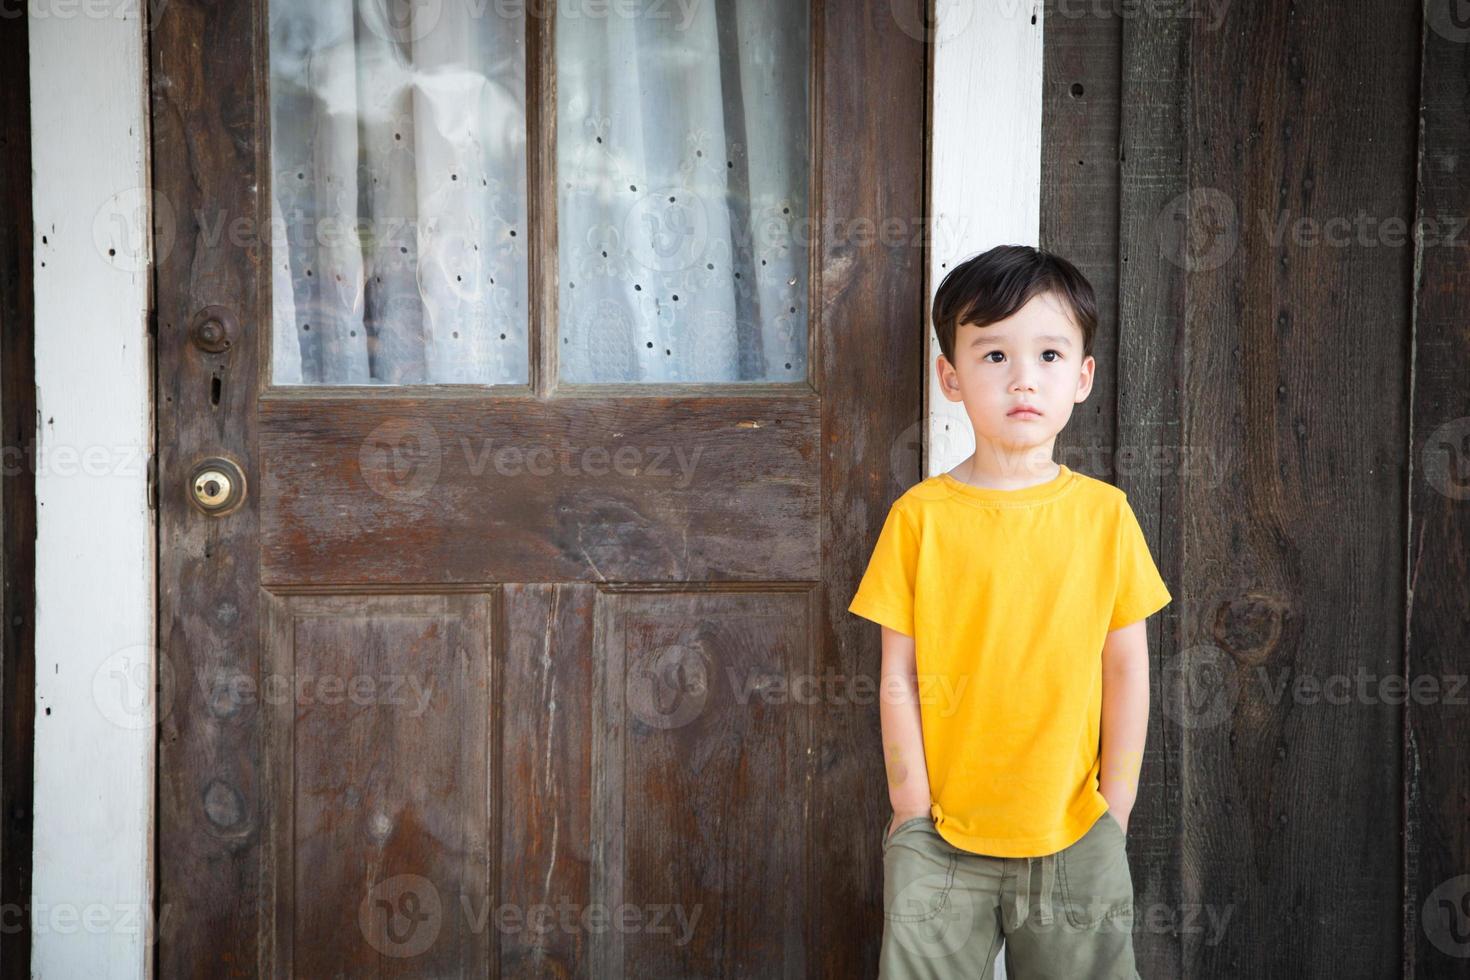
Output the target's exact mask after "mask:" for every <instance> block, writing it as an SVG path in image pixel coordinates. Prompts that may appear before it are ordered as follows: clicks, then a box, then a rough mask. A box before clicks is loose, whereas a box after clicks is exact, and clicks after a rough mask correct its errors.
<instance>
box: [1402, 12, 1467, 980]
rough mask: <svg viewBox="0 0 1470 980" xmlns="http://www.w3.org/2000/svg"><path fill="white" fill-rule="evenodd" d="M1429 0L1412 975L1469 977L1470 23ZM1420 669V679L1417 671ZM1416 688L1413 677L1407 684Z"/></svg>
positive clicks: (1415, 505) (1408, 668)
mask: <svg viewBox="0 0 1470 980" xmlns="http://www.w3.org/2000/svg"><path fill="white" fill-rule="evenodd" d="M1458 9H1459V5H1458V4H1456V3H1454V2H1452V0H1429V3H1428V5H1427V8H1426V14H1427V17H1428V20H1429V24H1428V29H1426V30H1425V31H1424V32H1423V39H1424V49H1423V59H1422V68H1421V75H1420V96H1419V98H1420V119H1421V126H1422V128H1421V132H1420V145H1419V159H1418V187H1417V200H1418V204H1417V211H1418V217H1419V218H1420V219H1421V220H1422V221H1423V227H1424V229H1425V232H1426V233H1425V235H1424V237H1423V239H1422V241H1421V243H1420V244H1419V246H1418V247H1417V248H1416V253H1415V259H1416V263H1415V264H1416V267H1417V268H1418V280H1417V282H1416V283H1415V295H1414V317H1413V324H1414V335H1413V342H1412V346H1411V348H1410V349H1411V357H1412V363H1411V365H1410V368H1411V370H1412V372H1413V386H1412V397H1413V400H1412V404H1411V406H1410V410H1411V412H1412V417H1411V419H1410V425H1411V430H1410V431H1411V433H1412V436H1411V438H1410V442H1409V448H1410V450H1411V452H1410V455H1409V474H1410V479H1409V483H1408V488H1409V489H1408V495H1409V527H1408V583H1407V585H1408V616H1409V622H1408V628H1407V644H1408V650H1407V657H1406V661H1405V668H1404V672H1405V674H1406V675H1407V676H1408V677H1409V678H1412V679H1414V683H1416V684H1419V685H1420V687H1419V691H1420V692H1421V693H1420V694H1418V695H1416V696H1414V697H1411V698H1409V699H1408V700H1407V702H1406V704H1405V708H1404V711H1405V714H1406V734H1407V741H1406V743H1405V745H1404V778H1405V794H1406V801H1405V802H1406V820H1407V823H1406V826H1405V828H1404V839H1405V856H1406V866H1405V876H1404V896H1403V898H1404V908H1403V914H1404V962H1403V975H1404V976H1405V977H1422V978H1425V980H1433V978H1440V977H1463V976H1465V973H1466V969H1467V962H1470V961H1467V957H1470V942H1467V939H1466V934H1465V923H1466V919H1465V909H1466V900H1467V896H1470V884H1467V879H1466V878H1465V877H1463V876H1464V875H1465V873H1466V871H1467V870H1470V802H1467V801H1470V766H1467V765H1466V764H1465V746H1466V745H1470V711H1467V708H1466V698H1467V696H1470V692H1467V691H1466V690H1465V687H1464V683H1465V680H1464V679H1465V677H1466V675H1467V674H1470V656H1467V654H1466V650H1465V642H1464V638H1465V632H1466V631H1465V610H1467V609H1470V520H1467V517H1466V515H1467V514H1470V510H1467V508H1470V251H1467V250H1470V234H1467V232H1466V230H1465V227H1464V223H1465V221H1466V218H1467V211H1466V208H1467V207H1470V170H1467V168H1466V166H1465V161H1466V160H1470V114H1467V112H1466V91H1467V85H1470V81H1467V80H1470V30H1466V29H1465V27H1464V25H1463V22H1462V21H1461V22H1457V21H1456V19H1455V18H1454V16H1452V15H1453V14H1454V12H1455V11H1457V10H1458ZM1421 678H1422V679H1423V680H1420V679H1421ZM1411 690H1412V688H1411Z"/></svg>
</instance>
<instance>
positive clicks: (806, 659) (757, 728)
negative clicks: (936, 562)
mask: <svg viewBox="0 0 1470 980" xmlns="http://www.w3.org/2000/svg"><path fill="white" fill-rule="evenodd" d="M812 593H813V590H811V589H810V588H808V587H795V588H788V589H783V590H772V591H765V590H761V591H757V590H755V589H748V590H745V591H740V592H724V593H722V592H716V591H708V590H701V591H697V592H685V593H677V592H665V591H638V592H622V591H619V592H600V593H599V595H598V613H597V618H596V621H597V634H596V635H597V640H596V654H597V655H596V657H595V658H594V659H595V662H596V663H598V664H600V665H602V671H601V673H600V675H599V677H598V684H597V690H596V696H595V698H594V704H593V726H592V744H593V779H592V794H593V801H594V806H595V808H596V811H595V812H596V817H595V820H594V838H595V848H596V853H597V860H596V861H595V862H594V874H593V887H592V893H593V895H594V897H595V901H596V903H597V904H598V905H600V906H602V907H605V908H607V909H622V908H625V907H626V908H630V909H632V910H633V915H632V917H631V918H630V920H629V921H630V922H631V923H632V927H631V928H619V929H613V930H610V931H609V932H608V933H606V934H605V935H603V936H601V937H597V940H596V947H595V948H594V949H593V950H592V956H591V958H590V963H589V967H590V974H591V976H594V977H607V978H609V980H618V978H622V977H645V976H650V977H695V976H697V977H729V978H732V980H734V978H739V977H748V976H762V977H790V978H795V977H802V976H807V975H809V974H808V967H807V963H808V957H810V956H811V955H812V953H813V950H812V949H811V948H809V947H807V946H806V945H805V943H804V941H803V938H804V932H805V926H806V921H807V914H808V912H809V910H808V909H807V908H806V907H805V901H804V896H805V895H807V894H808V893H809V886H810V882H808V881H807V880H806V874H807V869H808V865H807V862H806V860H805V856H806V855H805V852H806V850H807V848H808V847H809V846H811V843H810V842H811V841H812V840H813V839H814V838H816V837H817V836H818V835H816V834H813V833H810V828H808V827H807V826H806V823H805V818H806V814H807V812H808V801H807V796H808V793H809V792H810V786H809V783H808V780H807V767H808V759H809V758H810V755H809V751H808V750H809V746H810V739H811V728H810V725H811V717H812V706H811V703H810V701H809V699H808V698H806V697H804V696H794V695H797V692H807V693H810V692H811V691H812V689H811V688H810V687H806V686H803V679H807V680H810V679H813V678H814V677H815V675H814V674H813V672H812V664H811V659H812V644H811V643H810V639H809V636H810V624H811V617H810V600H811V596H812ZM850 832H851V831H849V833H850Z"/></svg>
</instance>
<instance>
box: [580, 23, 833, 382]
mask: <svg viewBox="0 0 1470 980" xmlns="http://www.w3.org/2000/svg"><path fill="white" fill-rule="evenodd" d="M601 10H602V13H601V15H600V16H591V15H589V14H588V13H586V12H583V13H581V14H579V15H578V16H575V17H574V16H568V15H562V16H559V17H558V19H557V23H556V75H557V134H556V141H557V192H558V193H557V201H558V238H559V241H558V252H559V256H558V259H559V265H560V273H561V275H560V288H559V306H558V311H557V321H558V326H557V329H558V334H559V337H558V340H557V357H558V363H559V370H558V376H559V377H560V378H561V380H563V381H570V382H616V381H622V382H628V381H634V382H653V381H668V382H705V381H711V382H712V381H765V382H772V381H803V380H805V378H806V359H807V326H806V323H807V254H808V249H809V247H810V245H811V240H812V234H811V222H810V220H809V217H808V207H807V198H808V190H807V182H808V160H809V149H808V147H809V133H808V117H807V99H808V92H807V89H808V83H807V76H808V70H809V66H810V63H811V52H810V50H809V43H808V36H809V31H808V18H809V16H810V12H809V9H808V3H807V2H805V0H718V2H711V3H694V4H672V3H671V4H627V5H621V6H620V5H618V4H606V5H602V6H601Z"/></svg>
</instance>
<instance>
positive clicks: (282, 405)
mask: <svg viewBox="0 0 1470 980" xmlns="http://www.w3.org/2000/svg"><path fill="white" fill-rule="evenodd" d="M546 6H547V10H546V11H543V14H544V15H537V16H529V17H527V18H526V19H525V21H524V30H525V34H524V44H525V51H526V53H527V54H526V61H525V65H526V68H525V74H526V88H527V94H526V103H525V107H524V108H525V114H526V118H525V130H526V136H527V146H528V148H529V149H528V153H527V160H526V170H525V172H526V187H527V190H526V195H525V196H526V214H527V221H526V224H525V226H524V232H525V235H526V239H527V242H526V252H527V262H528V268H529V275H528V283H529V286H528V297H527V299H528V310H529V313H528V329H527V334H528V339H527V364H528V374H529V380H528V381H527V382H526V383H524V384H507V385H493V386H490V385H487V386H476V385H469V384H405V385H378V386H364V385H349V386H337V387H332V386H325V385H321V386H315V387H313V386H310V385H300V384H290V385H285V384H276V383H274V382H275V381H278V380H279V377H275V378H273V375H272V364H273V359H272V358H273V353H275V352H274V351H273V347H272V342H273V337H272V328H273V323H274V321H273V316H274V315H276V313H277V311H276V310H274V309H273V306H272V290H273V289H279V288H280V281H279V278H277V279H276V281H275V283H274V284H273V282H272V278H273V277H272V273H273V270H274V269H275V265H274V263H276V261H277V260H278V259H280V258H281V255H280V254H279V253H278V252H276V251H275V250H273V248H272V245H273V241H272V239H271V237H270V236H268V235H266V234H264V233H263V232H262V233H255V232H252V231H250V230H249V229H265V228H268V227H270V224H271V219H272V208H271V201H272V198H271V194H272V181H273V180H279V179H283V178H282V175H281V174H280V173H273V172H272V169H273V168H272V162H271V143H270V141H271V138H272V132H273V129H272V117H271V102H270V92H269V84H268V83H269V80H270V74H269V67H268V64H267V61H268V57H269V54H270V45H269V43H268V37H267V33H266V31H267V25H268V24H269V22H270V21H269V16H268V14H269V11H268V10H267V8H266V6H265V2H264V0H259V2H257V3H254V4H252V3H248V2H240V3H235V4H218V3H203V2H195V0H175V2H173V3H171V4H169V5H168V7H167V9H166V11H164V12H163V14H162V16H161V17H159V18H158V20H157V22H156V23H155V24H154V25H153V31H152V36H151V44H152V49H151V57H152V80H153V81H152V84H153V107H152V109H153V111H152V120H153V122H152V125H153V134H152V145H153V156H154V161H153V162H154V168H155V187H156V195H157V196H156V208H155V212H156V214H157V216H158V222H157V225H156V227H155V241H156V246H157V247H156V266H155V275H156V283H155V286H156V297H157V298H156V304H157V355H158V358H159V363H158V380H159V383H158V385H157V397H158V404H157V412H158V418H159V433H158V446H159V462H158V491H159V492H158V505H159V508H160V522H159V523H160V542H159V545H160V555H159V569H160V571H159V574H160V582H159V588H160V592H159V594H160V610H159V622H160V637H161V639H160V645H161V649H160V663H161V665H162V666H161V674H162V678H163V683H164V690H163V696H162V701H161V708H160V714H161V716H162V719H161V724H160V732H159V772H160V776H159V808H158V847H157V865H158V892H159V900H160V903H161V904H162V905H163V906H164V907H165V908H167V909H169V913H168V914H167V915H165V916H163V917H162V918H161V922H162V929H161V935H160V937H159V945H158V962H157V970H158V975H159V976H164V977H175V976H179V977H182V976H255V975H259V976H279V977H287V976H311V977H317V976H354V977H355V976H365V975H385V976H386V975H392V976H415V977H418V976H469V975H480V976H486V975H497V976H498V975H505V976H547V975H553V976H584V977H616V976H634V975H637V976H648V977H664V976H668V977H686V976H728V977H747V976H788V977H794V976H834V977H835V976H841V977H851V976H858V975H865V974H871V973H872V972H873V970H874V964H875V961H876V952H877V943H878V940H879V937H880V935H881V928H880V918H879V904H880V898H881V895H880V891H881V879H880V872H879V862H878V843H879V831H880V829H881V827H882V823H883V820H884V818H885V817H886V815H887V812H886V811H887V801H886V794H885V793H884V791H883V785H882V765H881V755H880V752H879V745H878V739H877V731H878V722H877V712H876V707H875V705H874V704H872V703H869V702H868V701H865V700H863V699H862V698H854V697H851V696H850V694H851V692H852V691H853V690H855V688H852V687H847V688H842V689H841V690H842V691H843V692H845V693H840V694H838V695H836V696H829V697H825V698H823V697H818V698H816V699H815V700H814V699H813V698H812V697H810V696H809V694H810V692H812V691H819V692H820V691H822V690H827V691H831V690H832V689H833V688H832V685H831V682H832V681H833V680H834V679H836V680H838V681H842V680H844V679H845V680H847V681H851V680H853V679H854V678H856V677H857V676H859V675H869V676H875V675H876V673H877V647H876V642H875V639H876V638H875V637H873V636H872V635H871V634H869V633H867V632H866V631H864V630H861V629H860V628H858V626H857V624H854V623H851V622H849V619H850V617H847V616H846V615H845V612H844V611H845V608H846V602H847V600H848V598H849V597H850V593H851V589H852V586H853V584H854V582H855V580H856V576H857V574H859V573H860V571H861V568H862V562H863V559H864V558H865V557H866V554H867V552H868V550H869V549H870V547H871V543H872V539H873V537H874V536H875V534H876V531H877V528H878V525H879V523H880V522H881V519H882V516H883V514H884V513H885V512H886V507H887V504H888V502H889V501H891V499H892V498H893V497H894V496H895V495H896V493H897V492H898V491H899V490H900V489H901V488H902V487H903V486H906V485H908V484H909V483H912V482H913V481H914V480H916V479H917V478H918V476H919V460H918V456H917V454H914V453H910V452H907V451H906V450H907V448H908V447H907V445H906V443H905V442H904V440H903V433H904V432H905V431H906V430H909V431H912V427H913V426H914V424H915V423H916V422H917V417H918V410H919V406H920V404H921V400H922V399H921V386H922V376H923V375H922V371H923V364H922V331H923V321H922V309H923V296H922V290H923V282H922V270H923V268H924V263H923V253H922V248H921V244H922V235H921V234H919V232H921V231H922V228H923V226H924V223H923V218H922V209H923V199H922V178H923V171H924V158H923V154H924V139H923V121H924V111H923V105H924V78H925V60H926V51H925V46H924V44H923V43H922V41H921V40H919V39H918V38H916V37H915V36H914V34H916V33H921V32H919V31H916V30H915V26H914V25H920V24H922V23H923V17H922V14H921V7H922V5H921V3H920V2H919V0H901V2H897V3H891V2H888V0H881V2H879V0H874V2H872V3H864V4H849V5H843V6H842V7H841V8H840V9H839V8H837V7H836V6H835V5H832V4H826V3H820V2H815V0H814V2H813V3H812V12H811V20H810V38H809V41H810V52H809V58H810V65H811V70H810V76H809V77H810V81H809V87H808V92H809V100H808V103H807V105H808V110H807V111H808V113H809V133H808V134H807V136H808V137H809V139H810V151H809V159H810V161H811V165H810V178H809V190H810V193H809V194H808V195H807V200H808V201H810V202H811V204H810V219H811V220H810V221H809V222H808V223H807V224H805V225H804V227H803V229H802V234H803V235H805V236H807V247H809V248H810V254H811V261H810V274H809V276H808V278H807V281H806V283H805V289H806V295H807V301H806V303H805V309H806V310H807V311H809V313H808V314H807V316H806V318H805V322H804V323H803V324H802V329H803V330H805V331H806V340H805V345H806V351H807V365H806V366H807V370H806V376H805V378H804V379H800V380H797V381H794V382H789V383H777V382H759V383H729V382H723V383H709V384H693V383H685V384H672V383H671V384H660V383H643V384H634V383H626V384H605V385H598V386H581V387H579V386H570V385H568V384H566V383H565V382H564V381H563V380H560V379H559V378H560V376H559V374H558V371H559V367H560V364H559V353H558V350H559V348H558V342H559V341H560V340H563V339H564V338H563V336H562V333H561V332H559V331H561V330H562V326H564V325H559V321H558V299H557V297H558V281H557V275H558V271H557V270H558V256H559V254H560V252H559V250H560V249H562V248H565V247H570V246H568V245H567V243H559V242H558V230H557V221H556V207H557V196H556V193H555V189H554V181H555V178H556V168H557V154H556V119H555V106H556V100H555V97H554V93H555V91H556V90H555V87H554V82H555V79H556V78H557V75H558V72H559V71H562V70H565V69H566V68H567V66H565V65H558V64H557V58H556V57H555V56H554V52H555V51H556V50H557V49H556V48H555V46H554V41H555V32H556V21H555V19H554V18H552V17H551V15H550V13H549V9H550V7H551V6H554V5H546ZM454 7H455V4H453V3H450V0H444V3H443V4H440V5H438V8H436V9H444V10H449V9H451V8H454ZM745 7H746V5H745V4H742V3H740V2H734V3H731V4H729V5H723V4H722V5H720V7H719V10H720V11H721V17H722V18H726V19H723V20H721V22H720V25H721V30H725V29H727V28H728V25H729V24H730V23H731V21H729V20H728V15H729V14H730V12H731V11H735V10H737V9H738V10H741V11H742V12H743V11H744V8H745ZM324 9H325V8H324ZM529 9H532V10H540V9H541V5H531V7H530V8H529ZM360 15H361V11H359V16H360ZM758 61H759V58H757V62H758ZM877 64H881V65H882V70H881V71H875V70H873V68H872V66H874V65H877ZM672 95H673V96H674V97H678V96H679V93H678V92H674V93H672ZM895 222H897V224H895ZM895 227H897V228H901V229H903V231H902V232H901V233H899V234H897V235H895V234H892V230H893V229H894V228H895ZM221 228H224V229H226V233H225V234H223V235H220V234H219V231H220V229H221ZM241 228H244V229H246V230H245V231H240V229H241ZM320 312H321V311H320V310H313V311H312V315H315V314H317V313H320ZM583 326H585V324H583ZM880 386H881V387H880ZM878 392H881V396H878V395H877V394H876V393H878ZM507 448H509V449H510V450H512V452H511V453H510V455H508V456H507V455H504V453H503V451H504V450H506V449H507ZM209 460H214V461H215V462H213V463H212V464H208V465H206V463H207V461H209ZM568 460H570V462H568ZM204 469H212V470H214V471H215V472H217V473H219V474H223V475H224V476H225V477H226V478H228V479H230V481H231V483H232V485H233V487H234V490H235V492H236V493H239V492H240V489H241V485H242V484H243V494H242V495H241V497H240V500H239V503H238V505H235V506H231V507H228V508H226V509H225V510H224V511H222V512H214V513H211V512H207V511H206V510H204V509H201V507H200V506H199V505H198V504H197V503H196V501H195V499H194V496H195V495H194V490H193V483H194V477H195V476H197V475H198V474H199V473H200V472H201V471H202V470H204ZM211 481H212V482H211ZM221 489H222V482H221V481H220V479H219V477H218V476H214V477H209V478H207V479H205V484H204V492H205V493H209V492H213V491H217V490H221ZM824 680H825V682H826V686H825V687H824V685H823V684H822V683H815V682H819V681H824ZM839 686H840V685H839Z"/></svg>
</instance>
